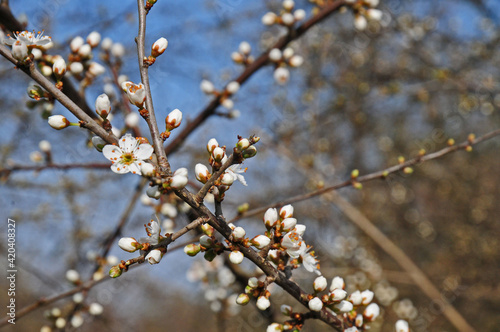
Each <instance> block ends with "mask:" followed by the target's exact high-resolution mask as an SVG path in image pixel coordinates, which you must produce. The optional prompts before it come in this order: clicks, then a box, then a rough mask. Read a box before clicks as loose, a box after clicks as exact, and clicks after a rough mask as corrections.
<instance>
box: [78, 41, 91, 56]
mask: <svg viewBox="0 0 500 332" xmlns="http://www.w3.org/2000/svg"><path fill="white" fill-rule="evenodd" d="M78 55H79V56H80V57H81V58H83V59H87V58H90V57H91V56H92V47H90V45H89V44H83V45H82V46H80V48H79V49H78Z"/></svg>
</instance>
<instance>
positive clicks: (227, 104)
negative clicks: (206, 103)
mask: <svg viewBox="0 0 500 332" xmlns="http://www.w3.org/2000/svg"><path fill="white" fill-rule="evenodd" d="M200 89H201V91H202V92H203V93H205V94H207V95H213V96H215V97H217V98H220V104H221V105H222V106H223V107H224V108H226V109H227V110H229V111H230V112H238V111H237V110H235V109H234V102H233V100H232V99H231V96H232V95H234V94H235V93H236V92H238V90H239V89H240V83H238V82H236V81H231V82H229V83H228V84H227V85H226V88H225V89H224V90H223V91H218V90H216V89H215V87H214V84H213V83H212V82H210V81H208V80H202V81H201V83H200Z"/></svg>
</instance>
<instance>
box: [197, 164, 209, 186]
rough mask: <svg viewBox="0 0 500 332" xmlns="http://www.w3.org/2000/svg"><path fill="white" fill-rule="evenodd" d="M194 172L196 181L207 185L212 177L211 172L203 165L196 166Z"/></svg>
mask: <svg viewBox="0 0 500 332" xmlns="http://www.w3.org/2000/svg"><path fill="white" fill-rule="evenodd" d="M194 172H195V176H196V180H198V181H200V182H201V183H206V182H207V181H208V179H209V177H210V172H209V171H208V168H207V167H206V166H205V165H203V164H196V166H195V168H194Z"/></svg>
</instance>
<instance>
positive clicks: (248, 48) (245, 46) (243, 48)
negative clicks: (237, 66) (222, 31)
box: [238, 41, 252, 55]
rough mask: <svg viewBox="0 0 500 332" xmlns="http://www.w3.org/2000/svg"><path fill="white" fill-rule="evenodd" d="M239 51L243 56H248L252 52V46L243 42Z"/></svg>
mask: <svg viewBox="0 0 500 332" xmlns="http://www.w3.org/2000/svg"><path fill="white" fill-rule="evenodd" d="M238 51H239V52H240V53H241V54H245V55H248V54H250V52H251V51H252V47H251V46H250V44H249V43H247V42H246V41H242V42H241V43H240V46H239V47H238Z"/></svg>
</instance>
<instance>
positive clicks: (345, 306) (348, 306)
mask: <svg viewBox="0 0 500 332" xmlns="http://www.w3.org/2000/svg"><path fill="white" fill-rule="evenodd" d="M335 308H337V309H339V310H340V311H341V312H349V311H351V310H352V309H353V308H354V307H353V305H352V303H351V302H349V301H345V300H344V301H342V302H340V303H338V304H336V305H335Z"/></svg>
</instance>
